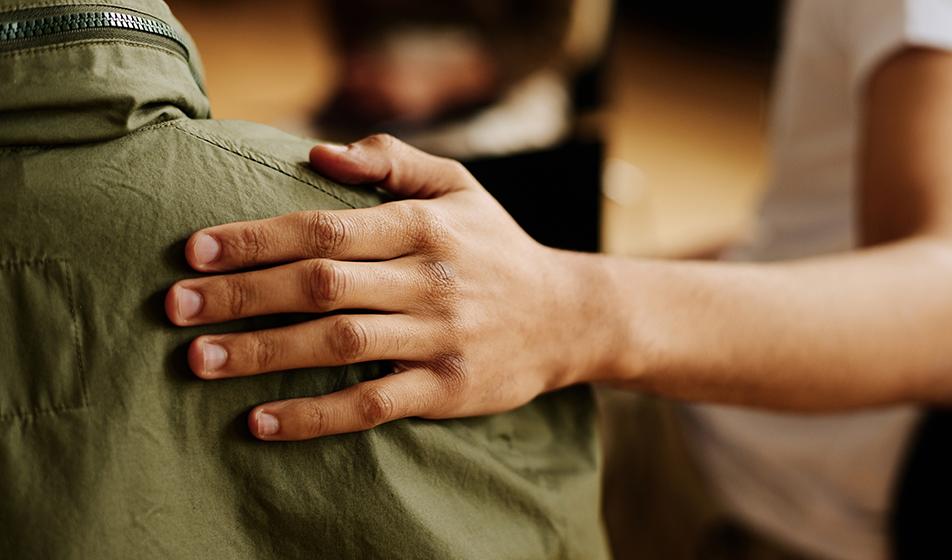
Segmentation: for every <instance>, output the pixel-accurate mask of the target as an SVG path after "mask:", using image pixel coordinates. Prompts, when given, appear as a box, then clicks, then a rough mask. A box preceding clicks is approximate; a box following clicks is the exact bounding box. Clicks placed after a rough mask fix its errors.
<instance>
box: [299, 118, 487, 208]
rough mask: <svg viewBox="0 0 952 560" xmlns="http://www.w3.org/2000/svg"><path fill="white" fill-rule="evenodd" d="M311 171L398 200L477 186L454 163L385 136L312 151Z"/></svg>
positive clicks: (331, 145) (466, 172)
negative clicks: (376, 189) (383, 192)
mask: <svg viewBox="0 0 952 560" xmlns="http://www.w3.org/2000/svg"><path fill="white" fill-rule="evenodd" d="M310 160H311V167H312V168H314V170H315V171H317V172H319V173H321V174H323V175H325V176H326V177H328V178H329V179H332V180H334V181H339V182H341V183H346V184H350V185H366V184H374V185H376V186H378V187H380V188H383V189H384V190H387V191H389V192H391V193H393V194H394V195H396V196H398V197H401V198H436V197H438V196H442V195H444V194H447V193H451V192H454V191H459V190H464V189H470V188H474V187H476V186H478V183H477V182H476V179H474V178H473V176H472V175H470V173H469V172H468V171H466V168H465V167H463V165H462V164H461V163H459V162H457V161H454V160H451V159H446V158H441V157H437V156H434V155H430V154H427V153H424V152H422V151H420V150H418V149H416V148H414V147H412V146H408V145H407V144H404V143H403V142H401V141H400V140H397V139H396V138H394V137H392V136H390V135H388V134H375V135H373V136H368V137H367V138H364V139H363V140H360V141H358V142H355V143H353V144H348V145H346V146H340V145H336V144H318V145H316V146H314V147H313V148H311V154H310Z"/></svg>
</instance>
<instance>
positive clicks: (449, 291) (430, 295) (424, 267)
mask: <svg viewBox="0 0 952 560" xmlns="http://www.w3.org/2000/svg"><path fill="white" fill-rule="evenodd" d="M420 275H421V276H422V277H423V285H424V289H423V297H424V298H426V301H428V302H430V303H441V302H442V303H447V304H452V302H453V297H454V296H455V295H456V294H457V293H458V291H459V285H458V278H457V276H456V270H455V269H454V268H453V266H452V265H451V264H450V263H449V262H447V261H443V260H428V261H424V262H423V263H422V264H421V265H420ZM444 311H445V312H447V313H450V312H451V309H449V308H448V307H447V309H445V310H444ZM448 317H450V316H448Z"/></svg>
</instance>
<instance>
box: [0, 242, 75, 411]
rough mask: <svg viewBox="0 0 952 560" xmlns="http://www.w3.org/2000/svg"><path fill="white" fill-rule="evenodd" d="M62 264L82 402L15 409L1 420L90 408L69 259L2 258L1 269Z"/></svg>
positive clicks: (20, 268) (15, 269)
mask: <svg viewBox="0 0 952 560" xmlns="http://www.w3.org/2000/svg"><path fill="white" fill-rule="evenodd" d="M53 263H56V264H60V265H62V266H63V271H64V273H65V280H66V301H67V304H68V305H69V313H70V318H71V319H72V321H71V323H72V325H71V327H72V328H71V330H72V331H73V351H74V353H75V355H76V368H77V369H78V370H79V388H80V393H81V397H82V404H78V405H77V404H63V405H59V406H56V405H54V406H48V407H43V408H30V409H29V410H26V411H24V410H19V411H18V410H14V411H12V412H5V413H3V414H0V420H5V419H9V418H14V419H17V418H19V419H27V418H33V417H35V416H41V415H44V416H45V415H54V414H59V413H61V412H67V411H70V410H84V409H87V408H89V388H88V387H87V384H86V360H85V359H84V357H83V352H84V350H83V344H82V337H81V336H80V333H79V314H78V313H77V307H76V297H75V295H74V294H73V271H72V269H71V268H70V266H69V261H68V260H67V259H62V258H38V259H0V270H13V271H18V270H23V269H27V268H39V267H41V266H47V265H50V264H53Z"/></svg>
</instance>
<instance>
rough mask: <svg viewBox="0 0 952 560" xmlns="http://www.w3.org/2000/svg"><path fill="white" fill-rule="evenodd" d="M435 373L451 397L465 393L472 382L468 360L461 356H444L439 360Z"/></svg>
mask: <svg viewBox="0 0 952 560" xmlns="http://www.w3.org/2000/svg"><path fill="white" fill-rule="evenodd" d="M433 370H434V372H435V373H436V375H437V377H438V378H439V380H440V382H441V383H442V384H443V387H444V389H445V390H446V392H447V393H448V394H449V395H451V396H457V395H459V394H461V393H463V392H464V391H465V390H466V388H467V386H468V385H469V382H470V376H469V371H468V368H467V366H466V360H465V359H464V358H463V357H462V356H460V355H459V354H444V355H443V356H440V357H439V358H437V360H436V362H435V364H434V368H433Z"/></svg>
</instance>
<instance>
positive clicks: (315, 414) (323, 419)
mask: <svg viewBox="0 0 952 560" xmlns="http://www.w3.org/2000/svg"><path fill="white" fill-rule="evenodd" d="M301 416H302V420H303V423H304V426H305V429H306V430H307V432H308V435H311V436H318V435H321V434H324V433H326V432H327V429H328V418H327V410H326V409H325V407H323V406H321V405H320V404H319V403H317V402H314V401H306V402H305V403H304V404H302V405H301Z"/></svg>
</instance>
